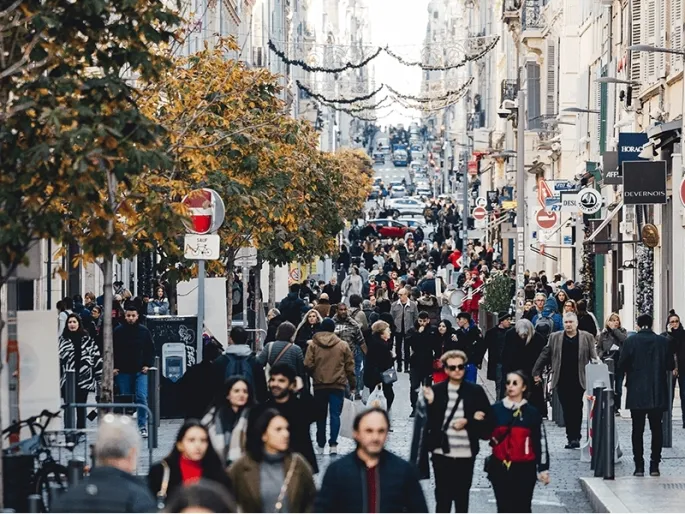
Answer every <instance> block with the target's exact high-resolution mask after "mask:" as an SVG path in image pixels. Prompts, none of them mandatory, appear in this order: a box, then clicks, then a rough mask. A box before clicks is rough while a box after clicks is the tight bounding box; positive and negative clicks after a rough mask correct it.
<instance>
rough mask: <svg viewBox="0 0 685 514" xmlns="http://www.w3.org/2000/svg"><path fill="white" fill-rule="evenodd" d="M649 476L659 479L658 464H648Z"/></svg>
mask: <svg viewBox="0 0 685 514" xmlns="http://www.w3.org/2000/svg"><path fill="white" fill-rule="evenodd" d="M649 476H650V477H660V476H661V473H660V472H659V463H658V462H654V461H652V462H650V463H649Z"/></svg>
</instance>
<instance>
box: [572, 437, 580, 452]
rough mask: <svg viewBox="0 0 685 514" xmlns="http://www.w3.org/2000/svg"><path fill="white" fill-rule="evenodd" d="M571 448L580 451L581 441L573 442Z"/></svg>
mask: <svg viewBox="0 0 685 514" xmlns="http://www.w3.org/2000/svg"><path fill="white" fill-rule="evenodd" d="M571 448H573V449H574V450H578V449H580V441H579V440H578V439H576V440H575V441H571Z"/></svg>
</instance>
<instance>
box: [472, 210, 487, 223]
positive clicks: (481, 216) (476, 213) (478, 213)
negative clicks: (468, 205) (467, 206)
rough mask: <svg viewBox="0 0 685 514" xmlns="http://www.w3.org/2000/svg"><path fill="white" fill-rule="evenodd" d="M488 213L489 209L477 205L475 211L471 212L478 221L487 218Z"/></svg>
mask: <svg viewBox="0 0 685 514" xmlns="http://www.w3.org/2000/svg"><path fill="white" fill-rule="evenodd" d="M487 214H488V213H487V211H486V210H485V209H484V208H483V207H476V208H475V209H473V212H472V213H471V215H472V216H473V219H474V220H478V221H480V220H482V219H485V216H487Z"/></svg>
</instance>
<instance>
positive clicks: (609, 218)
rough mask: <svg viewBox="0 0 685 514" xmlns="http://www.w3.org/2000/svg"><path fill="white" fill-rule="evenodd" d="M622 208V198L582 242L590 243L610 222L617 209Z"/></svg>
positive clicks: (617, 211)
mask: <svg viewBox="0 0 685 514" xmlns="http://www.w3.org/2000/svg"><path fill="white" fill-rule="evenodd" d="M622 208H623V199H621V200H620V201H619V202H618V204H617V205H616V207H614V210H613V211H610V212H609V214H608V215H607V217H606V218H605V219H604V221H602V223H600V224H599V226H598V227H597V228H596V229H595V231H594V232H593V233H592V234H590V236H589V237H587V238H586V239H585V241H584V242H583V243H591V242H593V241H594V240H595V238H596V237H597V236H598V235H599V234H600V233H601V232H602V230H604V228H605V227H606V226H607V225H608V224H609V223H611V220H612V219H614V216H616V215H617V214H618V213H619V211H620V210H621V209H622Z"/></svg>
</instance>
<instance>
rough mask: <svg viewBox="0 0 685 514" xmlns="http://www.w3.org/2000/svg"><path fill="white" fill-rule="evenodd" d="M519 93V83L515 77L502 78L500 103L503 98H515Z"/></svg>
mask: <svg viewBox="0 0 685 514" xmlns="http://www.w3.org/2000/svg"><path fill="white" fill-rule="evenodd" d="M518 94H519V83H518V80H516V79H504V80H503V81H502V86H501V95H500V105H501V104H502V102H504V101H505V100H516V97H517V96H518Z"/></svg>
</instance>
